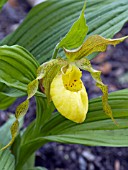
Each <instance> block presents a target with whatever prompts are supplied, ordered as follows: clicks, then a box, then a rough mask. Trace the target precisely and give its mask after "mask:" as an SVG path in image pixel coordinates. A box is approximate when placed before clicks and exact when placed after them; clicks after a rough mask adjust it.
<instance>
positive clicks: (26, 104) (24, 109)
mask: <svg viewBox="0 0 128 170" xmlns="http://www.w3.org/2000/svg"><path fill="white" fill-rule="evenodd" d="M28 107H29V100H25V101H24V102H23V103H21V104H20V105H19V106H18V107H17V109H16V113H15V117H16V118H17V119H19V118H20V117H22V116H24V115H25V114H26V113H27V110H28Z"/></svg>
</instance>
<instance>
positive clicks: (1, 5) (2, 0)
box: [0, 0, 8, 9]
mask: <svg viewBox="0 0 128 170" xmlns="http://www.w3.org/2000/svg"><path fill="white" fill-rule="evenodd" d="M7 1H8V0H1V1H0V9H1V8H2V7H3V5H4V4H5V3H6V2H7Z"/></svg>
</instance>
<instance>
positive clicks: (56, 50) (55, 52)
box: [52, 44, 59, 59]
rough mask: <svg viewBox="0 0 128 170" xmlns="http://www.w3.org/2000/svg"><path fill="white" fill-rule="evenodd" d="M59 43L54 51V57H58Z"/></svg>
mask: <svg viewBox="0 0 128 170" xmlns="http://www.w3.org/2000/svg"><path fill="white" fill-rule="evenodd" d="M58 46H59V44H57V45H56V47H55V49H54V51H53V55H52V59H56V57H57V54H58V51H59V48H58Z"/></svg>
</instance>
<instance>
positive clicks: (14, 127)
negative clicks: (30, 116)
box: [0, 119, 19, 151]
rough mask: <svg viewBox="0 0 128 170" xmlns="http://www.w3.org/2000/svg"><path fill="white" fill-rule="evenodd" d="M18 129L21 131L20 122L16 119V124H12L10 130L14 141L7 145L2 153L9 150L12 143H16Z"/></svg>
mask: <svg viewBox="0 0 128 170" xmlns="http://www.w3.org/2000/svg"><path fill="white" fill-rule="evenodd" d="M18 129H19V122H18V120H17V119H16V120H15V122H14V123H13V124H12V126H11V128H10V130H11V136H12V139H11V141H10V142H9V143H8V144H7V145H6V146H4V147H3V148H2V149H1V150H0V151H2V150H5V149H7V148H8V147H9V146H11V145H12V143H13V142H14V140H15V138H16V135H17V133H18Z"/></svg>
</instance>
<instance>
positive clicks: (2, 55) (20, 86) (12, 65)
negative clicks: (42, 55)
mask: <svg viewBox="0 0 128 170" xmlns="http://www.w3.org/2000/svg"><path fill="white" fill-rule="evenodd" d="M38 66H39V65H38V62H37V61H36V60H35V59H34V57H33V56H32V55H31V54H30V53H29V52H28V51H27V50H25V49H24V48H23V47H21V46H18V45H14V46H2V47H0V82H1V83H4V84H6V85H7V86H6V90H5V93H4V90H2V92H3V93H4V94H5V95H7V96H9V94H10V96H11V97H12V95H14V97H19V96H23V94H25V93H26V91H27V85H28V84H29V82H31V81H32V80H33V79H35V77H36V70H37V68H38ZM8 88H13V89H9V91H8V92H7V89H8ZM14 89H17V90H19V91H21V92H19V96H18V92H17V91H15V92H14ZM10 90H11V92H10ZM12 92H13V94H11V93H12ZM38 94H40V95H41V93H39V92H38Z"/></svg>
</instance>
